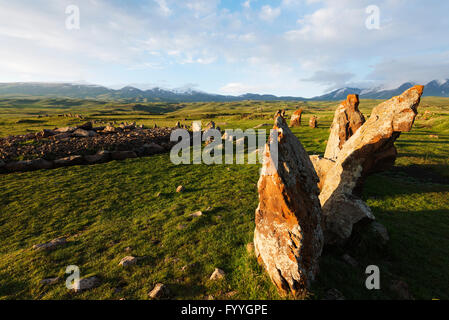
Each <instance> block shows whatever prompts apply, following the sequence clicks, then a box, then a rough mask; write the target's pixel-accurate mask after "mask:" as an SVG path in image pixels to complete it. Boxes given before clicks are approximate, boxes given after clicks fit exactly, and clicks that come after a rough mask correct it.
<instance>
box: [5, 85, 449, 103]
mask: <svg viewBox="0 0 449 320" xmlns="http://www.w3.org/2000/svg"><path fill="white" fill-rule="evenodd" d="M413 85H414V83H411V82H407V83H404V84H402V85H401V86H400V87H398V88H396V89H392V90H384V89H359V88H341V89H338V90H334V91H332V92H329V93H327V94H324V95H321V96H318V97H314V98H309V99H308V98H302V97H290V96H287V97H285V96H284V97H278V96H275V95H267V94H264V95H262V94H252V93H247V94H244V95H240V96H230V95H219V94H210V93H206V92H202V91H195V90H186V91H179V90H168V89H161V88H153V89H149V90H140V89H138V88H135V87H131V86H127V87H124V88H122V89H118V90H114V89H110V88H107V87H104V86H99V85H90V84H73V83H37V82H14V83H0V96H3V97H17V96H39V97H65V98H77V99H97V100H107V101H111V100H120V101H132V102H157V101H164V102H212V101H214V102H229V101H244V100H260V101H298V100H303V101H307V100H310V101H319V100H321V101H326V100H329V101H333V100H344V99H346V97H347V95H348V94H358V95H359V96H360V98H362V99H390V98H391V97H393V96H397V95H399V94H401V93H402V92H404V91H405V90H407V89H408V88H410V87H412V86H413ZM424 96H436V97H449V80H446V81H445V82H441V81H437V80H434V81H431V82H429V83H428V84H427V85H426V86H425V90H424Z"/></svg>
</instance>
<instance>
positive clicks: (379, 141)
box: [320, 86, 424, 243]
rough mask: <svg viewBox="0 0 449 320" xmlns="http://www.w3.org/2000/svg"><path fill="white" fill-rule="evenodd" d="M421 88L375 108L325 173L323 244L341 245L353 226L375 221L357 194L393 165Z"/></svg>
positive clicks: (417, 101) (416, 104)
mask: <svg viewBox="0 0 449 320" xmlns="http://www.w3.org/2000/svg"><path fill="white" fill-rule="evenodd" d="M423 89H424V87H423V86H415V87H413V88H411V89H409V90H407V91H405V92H404V93H403V94H402V95H400V96H397V97H394V98H392V99H390V100H388V101H386V102H384V103H382V104H380V105H379V106H377V107H376V108H374V109H373V111H372V113H371V117H370V118H369V119H368V121H366V122H365V124H364V125H363V126H361V127H360V128H359V130H357V132H356V133H355V134H354V135H353V136H352V137H351V138H350V139H349V140H348V141H346V143H345V144H344V145H343V148H342V149H341V150H340V153H339V154H338V158H337V160H336V161H335V164H334V165H333V166H332V167H331V168H330V169H328V170H327V174H326V177H325V181H324V185H323V188H322V190H321V193H320V201H321V205H322V209H323V215H324V220H325V238H326V243H340V242H344V241H346V240H347V239H348V238H349V237H350V236H351V234H352V230H353V227H354V225H355V224H356V223H359V222H362V221H364V220H366V219H368V220H374V215H373V214H372V212H371V209H370V208H369V207H368V205H366V204H365V203H364V202H363V201H362V200H361V199H360V198H359V197H357V193H358V192H357V191H358V190H360V189H361V187H362V186H363V182H364V180H365V178H366V177H367V176H368V175H369V174H371V173H373V172H376V171H379V170H380V169H385V168H386V167H388V166H389V165H391V164H393V163H394V161H395V159H396V149H395V147H394V142H395V141H396V139H397V138H398V137H399V136H400V134H401V132H406V131H410V130H411V128H412V126H413V123H414V120H415V117H416V115H417V113H418V112H417V108H418V105H419V102H420V98H421V96H422V93H423Z"/></svg>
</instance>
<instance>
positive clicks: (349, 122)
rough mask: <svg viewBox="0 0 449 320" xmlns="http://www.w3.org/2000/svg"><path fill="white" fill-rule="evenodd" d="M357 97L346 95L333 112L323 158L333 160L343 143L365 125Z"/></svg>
mask: <svg viewBox="0 0 449 320" xmlns="http://www.w3.org/2000/svg"><path fill="white" fill-rule="evenodd" d="M359 103H360V101H359V96H358V95H356V94H350V95H348V97H347V99H346V100H345V101H343V102H342V103H341V104H340V106H339V107H338V108H337V110H336V111H335V116H334V120H333V122H332V126H331V133H330V135H329V140H328V141H327V146H326V152H325V153H324V157H325V158H327V159H331V160H335V159H337V157H338V153H339V152H340V150H341V148H342V147H343V145H344V143H345V142H346V141H348V140H349V138H350V137H352V136H353V135H354V133H355V132H356V131H357V130H358V129H359V128H360V127H361V126H362V125H363V124H364V123H365V117H364V116H363V114H362V113H361V112H360V111H359Z"/></svg>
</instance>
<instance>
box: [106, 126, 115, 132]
mask: <svg viewBox="0 0 449 320" xmlns="http://www.w3.org/2000/svg"><path fill="white" fill-rule="evenodd" d="M103 131H104V132H116V131H117V129H116V128H115V127H113V126H109V125H108V126H106V128H104V130H103Z"/></svg>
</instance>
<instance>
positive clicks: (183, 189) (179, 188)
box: [176, 186, 185, 193]
mask: <svg viewBox="0 0 449 320" xmlns="http://www.w3.org/2000/svg"><path fill="white" fill-rule="evenodd" d="M184 191H185V188H184V187H183V186H179V187H178V188H176V192H178V193H180V192H184Z"/></svg>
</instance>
